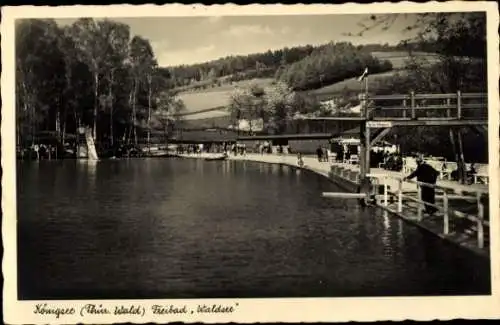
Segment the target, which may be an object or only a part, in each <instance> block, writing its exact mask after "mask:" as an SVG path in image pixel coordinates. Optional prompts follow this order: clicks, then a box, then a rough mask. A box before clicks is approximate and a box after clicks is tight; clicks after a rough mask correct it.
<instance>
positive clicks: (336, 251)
mask: <svg viewBox="0 0 500 325" xmlns="http://www.w3.org/2000/svg"><path fill="white" fill-rule="evenodd" d="M17 175H18V249H19V252H18V256H19V259H18V267H19V286H18V288H19V297H20V299H71V298H75V299H92V298H101V299H103V298H118V299H125V298H129V299H131V298H193V297H200V298H209V297H228V298H229V297H286V296H288V297H320V296H321V297H325V296H331V297H346V296H398V295H438V294H439V295H457V294H488V293H489V292H490V285H489V284H490V272H489V261H488V260H485V259H483V258H479V257H477V256H475V255H472V254H471V253H469V252H467V251H464V250H462V249H459V248H457V247H455V246H453V245H451V244H447V243H445V242H443V241H442V240H440V239H437V238H435V237H433V236H431V235H429V234H427V233H425V232H423V231H421V230H419V229H418V228H416V227H414V226H411V225H409V224H406V223H404V222H402V221H401V220H400V219H398V218H396V217H393V216H387V215H385V216H384V213H383V212H382V211H379V210H378V209H375V208H361V207H359V206H358V205H357V203H356V201H352V200H334V199H324V198H322V197H321V193H322V192H323V191H340V189H339V188H337V187H336V185H335V184H333V183H331V182H330V181H328V180H326V179H325V178H323V177H321V176H318V175H316V174H313V173H311V172H307V171H301V172H300V173H297V172H296V170H295V169H294V168H291V167H286V166H279V165H267V164H260V163H251V162H241V161H238V162H236V161H211V162H210V161H202V160H196V159H186V160H180V159H130V160H109V161H101V162H97V163H89V162H78V161H41V162H40V163H37V162H19V163H18V166H17Z"/></svg>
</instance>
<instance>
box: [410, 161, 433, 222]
mask: <svg viewBox="0 0 500 325" xmlns="http://www.w3.org/2000/svg"><path fill="white" fill-rule="evenodd" d="M438 175H439V172H438V171H437V170H435V169H434V168H433V167H432V166H431V165H429V164H427V163H426V162H424V159H423V158H422V157H418V158H417V169H415V171H414V172H413V173H411V174H410V175H408V176H406V177H405V178H403V181H406V180H408V179H412V178H414V177H417V181H418V182H422V183H428V184H432V185H436V181H437V178H438ZM421 189H422V191H421V193H422V197H421V199H422V201H424V202H425V203H424V204H425V212H426V213H428V214H429V215H433V214H434V213H436V211H437V208H436V207H434V206H431V205H430V204H435V202H436V190H435V188H434V187H429V186H421Z"/></svg>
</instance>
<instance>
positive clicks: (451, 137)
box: [450, 128, 463, 182]
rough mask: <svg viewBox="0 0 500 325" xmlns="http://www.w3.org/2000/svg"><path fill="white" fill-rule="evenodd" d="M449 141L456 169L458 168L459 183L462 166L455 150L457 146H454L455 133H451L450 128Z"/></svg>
mask: <svg viewBox="0 0 500 325" xmlns="http://www.w3.org/2000/svg"><path fill="white" fill-rule="evenodd" d="M450 141H451V146H452V148H453V153H454V154H455V160H456V161H457V168H458V178H459V182H461V181H462V180H461V178H462V175H463V173H462V171H461V170H462V168H463V167H462V164H461V161H460V155H459V153H458V150H457V146H456V144H455V132H453V129H452V128H450Z"/></svg>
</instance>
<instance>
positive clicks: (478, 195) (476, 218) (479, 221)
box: [372, 176, 490, 248]
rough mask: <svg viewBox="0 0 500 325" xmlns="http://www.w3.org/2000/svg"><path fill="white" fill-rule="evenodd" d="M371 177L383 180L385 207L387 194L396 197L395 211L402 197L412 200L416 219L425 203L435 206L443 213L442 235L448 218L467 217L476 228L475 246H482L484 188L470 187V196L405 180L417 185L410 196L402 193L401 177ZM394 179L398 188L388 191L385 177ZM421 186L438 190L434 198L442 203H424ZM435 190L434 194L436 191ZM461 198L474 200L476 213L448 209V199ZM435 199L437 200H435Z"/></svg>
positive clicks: (447, 227)
mask: <svg viewBox="0 0 500 325" xmlns="http://www.w3.org/2000/svg"><path fill="white" fill-rule="evenodd" d="M372 177H377V178H379V179H380V178H381V179H383V180H384V184H383V187H384V194H383V201H382V204H383V206H384V207H385V208H388V205H389V196H393V197H395V198H396V199H397V210H396V212H397V213H403V199H406V200H410V201H413V202H416V203H417V204H418V206H417V220H416V221H422V219H423V210H424V207H425V205H428V206H432V207H434V208H436V209H437V210H438V211H440V212H442V213H443V229H442V234H443V235H445V236H446V235H448V234H449V233H450V219H451V218H459V219H464V218H465V219H467V220H469V221H471V222H473V223H475V224H476V228H477V230H476V231H477V247H478V248H484V242H485V227H489V226H490V223H489V221H488V220H486V219H485V207H484V204H483V202H482V197H483V195H485V194H487V191H486V190H479V189H473V188H471V189H470V190H469V191H468V192H469V193H473V194H474V195H472V196H463V195H452V194H449V193H448V192H447V188H445V187H442V186H439V185H434V184H429V183H423V182H418V181H407V182H409V183H413V184H416V185H417V196H416V197H414V196H411V195H407V194H404V192H403V179H402V178H395V177H391V176H382V177H381V176H372ZM388 178H391V179H395V180H397V182H398V188H397V190H396V191H390V190H389V185H388V182H387V179H388ZM422 187H430V188H434V189H435V190H438V191H439V193H440V196H436V198H440V199H442V201H443V203H442V205H439V204H430V203H426V202H424V201H423V200H422ZM438 191H436V194H437V193H438ZM452 198H453V199H463V200H468V201H471V200H473V201H476V204H477V211H478V214H477V215H473V214H468V213H464V212H461V211H458V210H452V209H450V205H449V200H450V199H452ZM436 201H437V200H436Z"/></svg>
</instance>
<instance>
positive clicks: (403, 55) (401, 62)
mask: <svg viewBox="0 0 500 325" xmlns="http://www.w3.org/2000/svg"><path fill="white" fill-rule="evenodd" d="M372 55H373V56H374V57H376V58H377V59H379V60H387V61H389V62H391V64H392V68H393V69H394V70H401V69H404V68H405V67H406V64H407V63H408V61H409V60H410V55H409V54H408V52H403V51H401V52H372ZM413 57H415V58H417V59H418V60H427V62H428V63H429V64H433V63H436V62H437V61H438V56H437V54H434V53H426V52H414V53H413Z"/></svg>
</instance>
